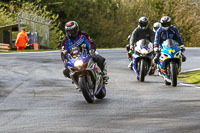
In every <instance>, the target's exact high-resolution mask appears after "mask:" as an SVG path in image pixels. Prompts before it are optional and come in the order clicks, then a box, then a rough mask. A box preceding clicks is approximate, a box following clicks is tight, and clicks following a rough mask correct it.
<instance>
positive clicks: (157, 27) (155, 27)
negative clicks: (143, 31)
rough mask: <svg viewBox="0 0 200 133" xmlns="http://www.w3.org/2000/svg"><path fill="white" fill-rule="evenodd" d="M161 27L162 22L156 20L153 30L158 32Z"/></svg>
mask: <svg viewBox="0 0 200 133" xmlns="http://www.w3.org/2000/svg"><path fill="white" fill-rule="evenodd" d="M160 27H161V24H160V23H159V22H155V23H154V24H153V31H154V32H156V31H157V30H158V29H159V28H160Z"/></svg>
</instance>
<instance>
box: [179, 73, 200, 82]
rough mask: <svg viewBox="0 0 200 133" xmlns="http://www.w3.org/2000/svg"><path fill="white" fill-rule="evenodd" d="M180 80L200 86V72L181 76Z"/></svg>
mask: <svg viewBox="0 0 200 133" xmlns="http://www.w3.org/2000/svg"><path fill="white" fill-rule="evenodd" d="M178 78H179V80H183V81H185V82H187V83H192V84H197V85H200V70H198V71H193V72H187V73H184V74H181V75H179V76H178Z"/></svg>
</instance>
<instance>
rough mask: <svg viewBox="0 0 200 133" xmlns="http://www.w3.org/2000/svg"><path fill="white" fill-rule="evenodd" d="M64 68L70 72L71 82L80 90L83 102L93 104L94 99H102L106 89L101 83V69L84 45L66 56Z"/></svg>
mask: <svg viewBox="0 0 200 133" xmlns="http://www.w3.org/2000/svg"><path fill="white" fill-rule="evenodd" d="M67 60H68V62H67V63H66V64H65V65H66V66H65V67H68V68H69V70H70V77H71V79H72V81H73V82H74V83H75V84H76V85H77V86H78V87H79V88H80V90H81V91H82V94H83V96H84V98H85V100H86V101H87V102H88V103H93V102H94V98H95V97H96V98H98V99H103V98H104V97H105V96H106V88H105V85H104V83H103V76H102V72H101V69H100V68H99V66H98V65H97V63H95V62H94V61H93V59H92V58H91V57H90V55H89V54H88V50H87V48H86V44H82V45H81V47H75V48H73V49H72V51H71V53H70V54H69V53H68V54H67Z"/></svg>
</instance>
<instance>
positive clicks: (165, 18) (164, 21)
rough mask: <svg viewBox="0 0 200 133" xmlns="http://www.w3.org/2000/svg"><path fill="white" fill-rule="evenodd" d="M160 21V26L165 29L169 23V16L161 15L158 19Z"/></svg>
mask: <svg viewBox="0 0 200 133" xmlns="http://www.w3.org/2000/svg"><path fill="white" fill-rule="evenodd" d="M160 23H161V26H162V27H163V28H164V29H166V30H167V29H168V28H169V26H170V25H171V18H170V17H169V16H163V17H162V18H161V20H160Z"/></svg>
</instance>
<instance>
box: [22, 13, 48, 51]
mask: <svg viewBox="0 0 200 133" xmlns="http://www.w3.org/2000/svg"><path fill="white" fill-rule="evenodd" d="M50 23H51V20H49V19H46V18H43V17H41V16H37V15H34V14H29V13H27V12H20V13H19V14H18V29H19V31H21V30H22V29H25V30H26V32H27V34H28V36H29V38H30V41H29V44H31V43H37V44H38V45H39V48H50V45H49V31H50Z"/></svg>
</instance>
